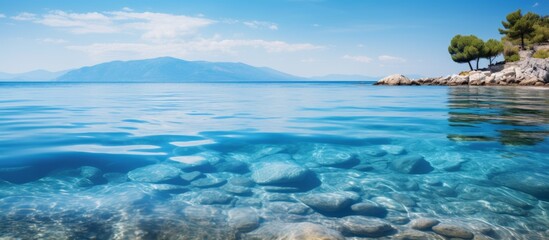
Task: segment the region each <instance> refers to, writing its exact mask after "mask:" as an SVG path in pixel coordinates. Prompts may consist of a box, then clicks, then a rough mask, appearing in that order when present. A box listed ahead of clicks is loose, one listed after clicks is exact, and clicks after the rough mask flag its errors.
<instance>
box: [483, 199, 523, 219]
mask: <svg viewBox="0 0 549 240" xmlns="http://www.w3.org/2000/svg"><path fill="white" fill-rule="evenodd" d="M479 202H481V204H482V205H483V206H484V207H485V208H486V209H488V210H489V211H491V212H494V213H500V214H509V215H513V216H526V215H528V211H526V210H524V209H521V208H519V207H516V206H512V205H511V204H508V203H504V202H500V201H484V200H482V201H479Z"/></svg>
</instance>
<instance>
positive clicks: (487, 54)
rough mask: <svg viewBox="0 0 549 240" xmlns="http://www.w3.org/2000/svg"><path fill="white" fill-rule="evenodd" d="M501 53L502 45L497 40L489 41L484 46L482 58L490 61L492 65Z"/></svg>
mask: <svg viewBox="0 0 549 240" xmlns="http://www.w3.org/2000/svg"><path fill="white" fill-rule="evenodd" d="M502 53H503V43H501V42H500V41H498V40H495V39H490V40H488V41H487V42H486V43H485V44H484V48H483V53H482V57H483V58H486V59H488V61H490V65H492V63H493V61H494V59H496V57H497V56H498V55H500V54H502Z"/></svg>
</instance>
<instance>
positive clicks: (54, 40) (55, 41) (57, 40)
mask: <svg viewBox="0 0 549 240" xmlns="http://www.w3.org/2000/svg"><path fill="white" fill-rule="evenodd" d="M37 40H38V41H39V42H41V43H50V44H63V43H67V40H65V39H61V38H39V39H37Z"/></svg>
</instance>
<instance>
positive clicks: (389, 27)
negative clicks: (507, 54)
mask: <svg viewBox="0 0 549 240" xmlns="http://www.w3.org/2000/svg"><path fill="white" fill-rule="evenodd" d="M519 8H520V9H522V10H523V11H524V12H527V11H533V12H536V13H538V14H541V15H547V14H549V0H482V1H479V0H461V1H441V0H431V1H428V0H417V1H411V0H401V1H396V0H363V1H356V0H354V1H351V0H256V1H247V0H246V1H244V0H231V1H229V0H227V1H210V0H186V1H179V0H171V1H165V0H155V1H152V0H146V1H145V0H111V1H107V0H96V1H75V0H65V1H50V0H34V1H25V0H20V1H10V0H0V33H1V34H0V52H1V53H2V54H0V72H10V73H16V72H24V71H30V70H36V69H45V70H50V71H59V70H65V69H70V68H77V67H81V66H86V65H93V64H97V63H101V62H105V61H111V60H130V59H144V58H152V57H159V56H173V57H178V58H182V59H186V60H206V61H230V62H244V63H247V64H250V65H253V66H267V67H272V68H275V69H277V70H281V71H284V72H287V73H290V74H295V75H299V76H318V75H325V74H360V75H368V76H384V75H388V74H393V73H402V74H419V75H424V76H434V75H446V74H451V73H454V72H458V71H461V70H466V69H467V66H466V65H465V64H462V65H460V64H457V63H454V62H452V60H451V59H450V56H449V54H448V52H447V46H448V44H449V42H450V39H451V38H452V37H453V36H454V35H456V34H475V35H477V36H479V37H481V38H483V39H485V40H487V39H489V38H496V39H499V38H500V37H501V35H499V33H498V31H497V29H498V28H499V27H501V21H502V20H503V19H504V18H505V16H506V14H508V13H509V12H511V11H514V10H516V9H519Z"/></svg>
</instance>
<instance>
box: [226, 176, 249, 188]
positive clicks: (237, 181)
mask: <svg viewBox="0 0 549 240" xmlns="http://www.w3.org/2000/svg"><path fill="white" fill-rule="evenodd" d="M229 183H230V184H232V185H235V186H242V187H253V186H255V183H254V181H252V180H251V179H249V178H247V177H242V176H236V177H232V178H231V179H229Z"/></svg>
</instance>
